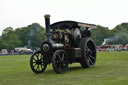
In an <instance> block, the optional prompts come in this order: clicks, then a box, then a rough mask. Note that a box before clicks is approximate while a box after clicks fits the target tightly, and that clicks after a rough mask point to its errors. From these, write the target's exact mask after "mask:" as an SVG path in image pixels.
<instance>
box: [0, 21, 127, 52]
mask: <svg viewBox="0 0 128 85" xmlns="http://www.w3.org/2000/svg"><path fill="white" fill-rule="evenodd" d="M91 32H92V38H93V39H94V41H95V42H96V45H101V44H102V43H103V41H104V39H106V40H107V41H108V44H123V45H125V44H128V23H122V24H119V25H117V26H116V27H115V28H113V29H112V30H110V29H109V28H108V27H104V26H100V25H98V26H97V28H96V29H92V30H91ZM45 38H46V36H45V29H44V27H42V26H41V25H40V24H38V23H33V24H31V25H28V26H26V27H20V28H17V29H15V30H14V29H13V28H12V27H7V28H5V29H4V30H3V32H2V36H0V50H1V49H14V48H16V47H27V48H31V49H37V48H39V47H40V44H41V42H42V41H43V40H44V39H45Z"/></svg>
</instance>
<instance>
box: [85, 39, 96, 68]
mask: <svg viewBox="0 0 128 85" xmlns="http://www.w3.org/2000/svg"><path fill="white" fill-rule="evenodd" d="M85 46H86V47H85V55H86V56H87V61H88V64H89V65H90V66H92V65H94V64H95V62H96V47H95V45H94V43H93V42H92V41H88V42H87V44H86V45H85Z"/></svg>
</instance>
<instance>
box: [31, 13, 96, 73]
mask: <svg viewBox="0 0 128 85" xmlns="http://www.w3.org/2000/svg"><path fill="white" fill-rule="evenodd" d="M45 24H46V36H47V38H46V40H45V41H43V42H42V44H41V47H40V50H38V51H36V52H35V53H33V55H32V56H31V58H30V67H31V69H32V71H33V72H35V73H42V72H44V71H45V69H46V67H47V65H48V64H51V63H52V66H53V69H54V71H55V72H56V73H64V72H66V71H67V69H68V65H69V64H72V63H75V62H79V63H80V64H81V66H82V67H83V68H88V67H93V66H94V65H95V62H96V47H95V43H94V41H93V40H92V39H91V38H90V36H91V32H90V31H89V30H88V29H89V28H96V25H93V24H87V23H80V22H75V21H60V22H56V23H53V24H51V25H50V15H45Z"/></svg>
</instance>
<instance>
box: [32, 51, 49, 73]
mask: <svg viewBox="0 0 128 85" xmlns="http://www.w3.org/2000/svg"><path fill="white" fill-rule="evenodd" d="M30 67H31V69H32V71H33V72H35V73H37V74H38V73H42V72H44V71H45V69H46V67H47V64H46V63H45V61H44V56H43V55H42V53H41V51H40V50H38V51H36V52H35V53H34V54H33V55H32V56H31V58H30Z"/></svg>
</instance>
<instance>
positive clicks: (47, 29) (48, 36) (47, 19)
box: [44, 14, 50, 40]
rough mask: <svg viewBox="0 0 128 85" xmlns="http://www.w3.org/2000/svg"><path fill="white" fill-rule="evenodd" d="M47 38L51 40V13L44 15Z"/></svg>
mask: <svg viewBox="0 0 128 85" xmlns="http://www.w3.org/2000/svg"><path fill="white" fill-rule="evenodd" d="M44 18H45V28H46V35H47V39H48V40H50V15H49V14H46V15H44Z"/></svg>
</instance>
